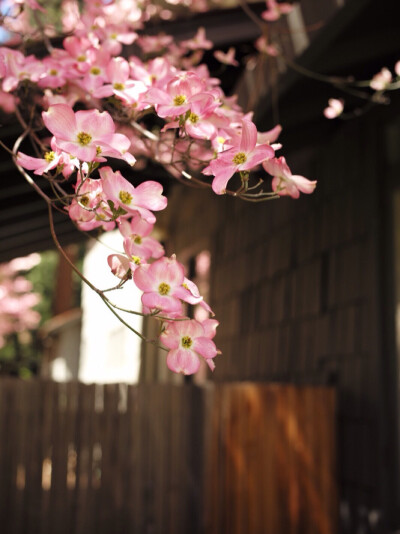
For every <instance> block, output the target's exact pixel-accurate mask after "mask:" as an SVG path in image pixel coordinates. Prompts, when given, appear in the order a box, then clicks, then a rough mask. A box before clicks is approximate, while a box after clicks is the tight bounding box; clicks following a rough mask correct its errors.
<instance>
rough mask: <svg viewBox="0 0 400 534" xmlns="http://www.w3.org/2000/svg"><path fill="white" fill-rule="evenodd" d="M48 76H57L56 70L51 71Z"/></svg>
mask: <svg viewBox="0 0 400 534" xmlns="http://www.w3.org/2000/svg"><path fill="white" fill-rule="evenodd" d="M49 74H50V76H57V74H58V70H56V69H51V70H50V73H49Z"/></svg>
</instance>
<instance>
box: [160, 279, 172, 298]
mask: <svg viewBox="0 0 400 534" xmlns="http://www.w3.org/2000/svg"><path fill="white" fill-rule="evenodd" d="M170 289H171V286H170V285H168V284H166V283H165V282H161V284H160V285H159V286H158V292H159V293H160V295H168V293H169V291H170Z"/></svg>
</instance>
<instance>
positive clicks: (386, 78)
mask: <svg viewBox="0 0 400 534" xmlns="http://www.w3.org/2000/svg"><path fill="white" fill-rule="evenodd" d="M392 79H393V76H392V73H391V72H390V70H389V69H388V68H386V67H383V69H381V70H380V71H379V72H378V73H377V74H375V75H374V76H373V78H372V80H371V82H370V87H371V89H374V90H375V91H384V90H385V89H386V88H387V87H388V85H390V83H391V81H392Z"/></svg>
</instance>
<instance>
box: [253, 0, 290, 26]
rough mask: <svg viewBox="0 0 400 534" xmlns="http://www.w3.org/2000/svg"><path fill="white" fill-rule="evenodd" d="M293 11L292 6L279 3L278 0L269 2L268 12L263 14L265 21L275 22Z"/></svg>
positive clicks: (268, 0) (269, 0)
mask: <svg viewBox="0 0 400 534" xmlns="http://www.w3.org/2000/svg"><path fill="white" fill-rule="evenodd" d="M292 10H293V6H292V4H289V3H287V2H280V3H278V2H277V1H276V0H267V10H266V11H263V12H262V13H261V16H262V18H263V19H264V20H268V21H269V22H273V21H275V20H278V19H279V18H280V17H281V15H287V14H288V13H290V12H291V11H292Z"/></svg>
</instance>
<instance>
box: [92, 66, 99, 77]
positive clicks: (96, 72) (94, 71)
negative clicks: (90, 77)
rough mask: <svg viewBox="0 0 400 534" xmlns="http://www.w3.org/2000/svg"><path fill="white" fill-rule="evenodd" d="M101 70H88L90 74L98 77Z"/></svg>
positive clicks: (96, 68) (94, 68)
mask: <svg viewBox="0 0 400 534" xmlns="http://www.w3.org/2000/svg"><path fill="white" fill-rule="evenodd" d="M100 72H101V70H100V69H99V67H92V68H91V69H90V74H94V75H95V76H98V75H99V74H100Z"/></svg>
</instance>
